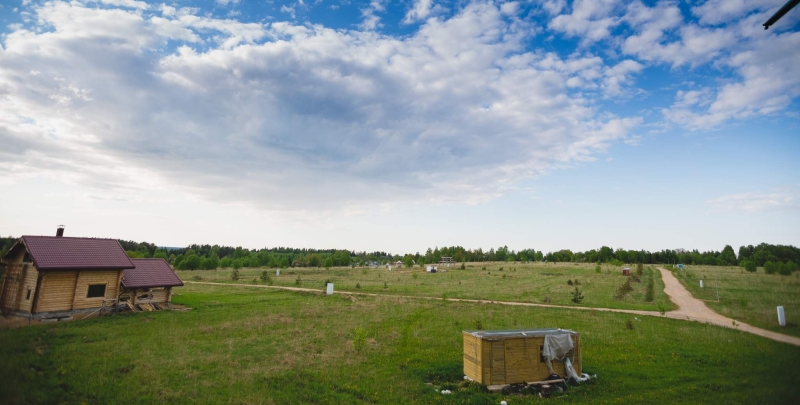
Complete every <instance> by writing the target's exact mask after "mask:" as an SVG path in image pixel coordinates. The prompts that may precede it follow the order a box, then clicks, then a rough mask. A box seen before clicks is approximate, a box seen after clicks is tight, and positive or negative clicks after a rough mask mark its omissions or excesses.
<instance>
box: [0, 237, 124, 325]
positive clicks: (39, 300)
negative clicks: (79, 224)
mask: <svg viewBox="0 0 800 405" xmlns="http://www.w3.org/2000/svg"><path fill="white" fill-rule="evenodd" d="M62 235H63V228H59V230H58V232H57V234H56V236H23V237H22V238H20V239H19V240H18V241H17V242H16V243H15V244H14V245H13V246H12V247H11V249H10V250H9V251H8V253H6V254H5V256H3V257H2V259H0V263H2V265H3V266H5V269H6V271H5V277H4V278H3V284H2V288H0V309H2V312H3V314H20V315H28V314H41V313H48V312H62V311H75V310H84V309H93V308H101V307H103V306H104V305H113V304H114V303H116V300H117V295H118V294H119V286H120V281H121V280H122V273H123V271H124V270H126V269H132V268H133V263H132V262H131V261H130V259H129V258H128V256H127V254H125V250H123V249H122V246H120V244H119V241H116V240H113V239H94V238H67V237H63V236H62Z"/></svg>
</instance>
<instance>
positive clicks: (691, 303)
mask: <svg viewBox="0 0 800 405" xmlns="http://www.w3.org/2000/svg"><path fill="white" fill-rule="evenodd" d="M658 270H659V271H660V272H661V279H662V280H664V292H665V293H666V294H667V295H669V297H670V299H672V302H674V303H675V304H677V305H678V309H677V310H675V311H670V312H667V313H666V314H665V316H667V317H669V318H673V319H688V320H692V321H699V322H706V323H711V324H714V325H718V326H724V327H726V328H733V327H734V326H733V319H731V318H728V317H724V316H722V315H720V314H718V313H716V312H714V311H713V310H712V309H711V308H709V307H707V306H706V304H705V303H704V302H703V301H700V300H699V299H697V298H695V297H694V296H692V293H690V292H689V290H687V289H686V287H684V286H683V285H682V284H681V283H680V281H678V279H677V278H675V276H673V275H672V272H671V271H669V270H665V269H663V268H660V267H659V268H658ZM735 328H736V329H739V330H742V331H744V332H748V333H752V334H754V335H758V336H763V337H765V338H767V339H772V340H775V341H778V342H784V343H789V344H792V345H795V346H800V338H798V337H794V336H789V335H784V334H782V333H778V332H772V331H768V330H766V329H761V328H756V327H755V326H751V325H748V324H746V323H741V322H736V326H735Z"/></svg>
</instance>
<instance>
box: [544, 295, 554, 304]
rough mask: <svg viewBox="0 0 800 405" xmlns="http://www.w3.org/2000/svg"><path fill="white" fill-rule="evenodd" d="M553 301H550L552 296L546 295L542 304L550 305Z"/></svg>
mask: <svg viewBox="0 0 800 405" xmlns="http://www.w3.org/2000/svg"><path fill="white" fill-rule="evenodd" d="M551 301H552V300H551V299H550V296H549V295H545V296H544V298H542V302H544V303H549V302H551Z"/></svg>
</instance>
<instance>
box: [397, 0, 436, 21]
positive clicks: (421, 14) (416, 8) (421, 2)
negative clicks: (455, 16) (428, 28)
mask: <svg viewBox="0 0 800 405" xmlns="http://www.w3.org/2000/svg"><path fill="white" fill-rule="evenodd" d="M432 8H433V0H415V1H414V4H413V6H412V7H411V9H410V10H408V12H407V13H406V16H405V18H403V22H404V23H406V24H410V23H412V22H414V21H420V20H424V19H425V18H427V17H428V15H430V13H431V9H432Z"/></svg>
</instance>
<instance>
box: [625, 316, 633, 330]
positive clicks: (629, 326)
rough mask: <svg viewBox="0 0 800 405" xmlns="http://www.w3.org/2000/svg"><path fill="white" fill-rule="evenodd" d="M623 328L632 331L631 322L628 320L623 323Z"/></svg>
mask: <svg viewBox="0 0 800 405" xmlns="http://www.w3.org/2000/svg"><path fill="white" fill-rule="evenodd" d="M625 327H626V328H628V330H633V322H632V321H631V320H630V319H628V321H627V322H625Z"/></svg>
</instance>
